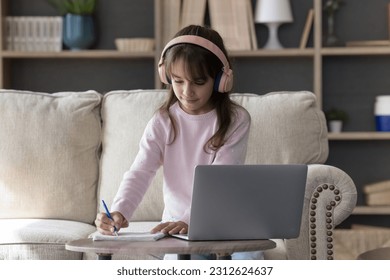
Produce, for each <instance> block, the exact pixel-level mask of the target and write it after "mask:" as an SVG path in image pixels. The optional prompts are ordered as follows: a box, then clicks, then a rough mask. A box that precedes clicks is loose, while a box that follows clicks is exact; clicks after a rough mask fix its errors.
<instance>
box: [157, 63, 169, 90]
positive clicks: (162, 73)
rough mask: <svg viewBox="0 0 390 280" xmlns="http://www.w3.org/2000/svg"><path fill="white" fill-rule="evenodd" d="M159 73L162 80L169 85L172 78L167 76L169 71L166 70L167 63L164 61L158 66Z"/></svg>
mask: <svg viewBox="0 0 390 280" xmlns="http://www.w3.org/2000/svg"><path fill="white" fill-rule="evenodd" d="M158 75H159V76H160V81H161V82H162V83H164V84H166V85H169V84H171V81H170V79H169V78H168V76H167V72H166V71H165V65H164V63H162V64H161V65H160V66H159V67H158Z"/></svg>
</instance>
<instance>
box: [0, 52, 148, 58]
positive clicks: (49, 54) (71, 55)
mask: <svg viewBox="0 0 390 280" xmlns="http://www.w3.org/2000/svg"><path fill="white" fill-rule="evenodd" d="M0 55H1V56H2V57H4V58H31V59H34V58H94V59H105V58H109V59H115V58H130V59H145V58H151V59H154V57H155V52H153V51H152V52H119V51H116V50H88V51H61V52H15V51H2V52H0Z"/></svg>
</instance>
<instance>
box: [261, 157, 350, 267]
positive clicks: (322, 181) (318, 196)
mask: <svg viewBox="0 0 390 280" xmlns="http://www.w3.org/2000/svg"><path fill="white" fill-rule="evenodd" d="M356 200H357V191H356V187H355V184H354V182H353V181H352V179H351V178H350V177H349V176H348V175H347V174H346V173H345V172H344V171H342V170H341V169H339V168H336V167H333V166H329V165H321V164H313V165H309V168H308V177H307V182H306V192H305V200H304V205H303V213H302V222H301V231H300V235H299V237H298V238H296V239H286V240H284V244H282V245H284V246H285V251H286V256H285V257H284V256H282V255H281V254H277V256H279V257H280V258H287V259H299V260H310V259H313V260H315V259H321V260H326V259H333V258H334V256H333V255H334V254H333V242H334V240H333V239H334V236H333V231H334V229H335V227H336V226H337V225H338V224H340V223H341V222H342V221H344V220H345V219H346V218H347V217H348V216H349V215H350V214H351V213H352V211H353V209H354V207H355V205H356ZM271 251H272V250H271ZM268 256H269V257H270V258H273V257H275V254H273V252H269V253H267V252H265V258H266V259H267V258H268Z"/></svg>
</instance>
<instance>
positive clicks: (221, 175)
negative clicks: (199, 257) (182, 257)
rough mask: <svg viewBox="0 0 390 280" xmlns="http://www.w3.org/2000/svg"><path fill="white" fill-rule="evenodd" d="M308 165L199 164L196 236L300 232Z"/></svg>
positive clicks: (191, 236) (192, 232) (192, 231)
mask: <svg viewBox="0 0 390 280" xmlns="http://www.w3.org/2000/svg"><path fill="white" fill-rule="evenodd" d="M306 178H307V165H300V164H283V165H199V166H197V167H196V169H195V177H194V189H193V196H192V207H191V215H190V225H189V230H188V234H187V235H181V234H177V235H174V236H175V237H179V238H183V239H186V240H192V241H201V240H251V239H271V238H275V239H285V238H296V237H298V236H299V231H300V225H301V217H302V208H303V200H304V193H305V186H306Z"/></svg>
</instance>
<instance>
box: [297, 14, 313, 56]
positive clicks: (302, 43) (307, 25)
mask: <svg viewBox="0 0 390 280" xmlns="http://www.w3.org/2000/svg"><path fill="white" fill-rule="evenodd" d="M313 20H314V9H310V10H309V12H308V13H307V17H306V22H305V26H304V28H303V32H302V36H301V41H300V43H299V48H300V49H304V48H306V46H307V42H308V39H309V34H310V30H311V29H312V26H313Z"/></svg>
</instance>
